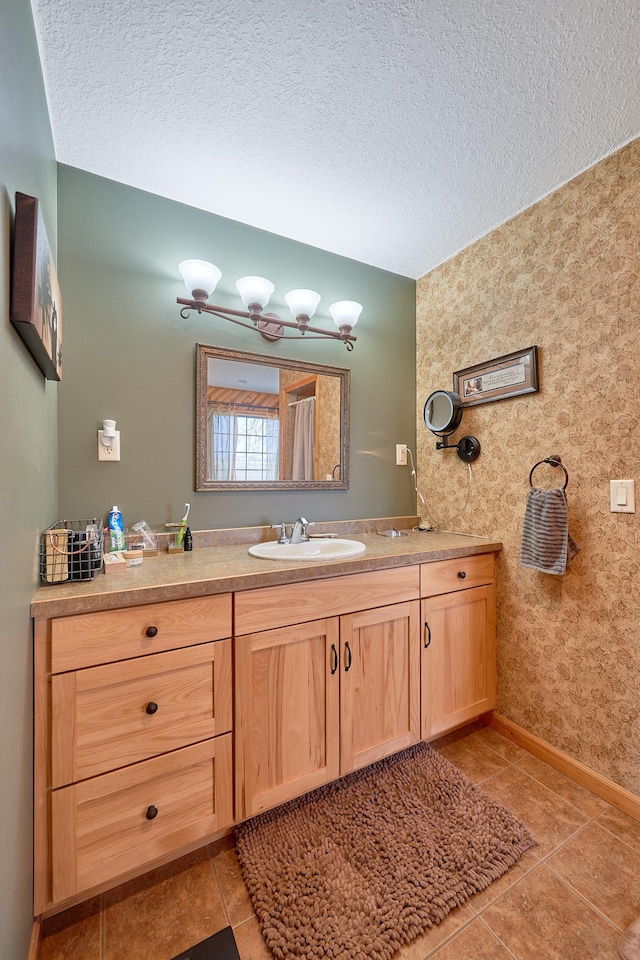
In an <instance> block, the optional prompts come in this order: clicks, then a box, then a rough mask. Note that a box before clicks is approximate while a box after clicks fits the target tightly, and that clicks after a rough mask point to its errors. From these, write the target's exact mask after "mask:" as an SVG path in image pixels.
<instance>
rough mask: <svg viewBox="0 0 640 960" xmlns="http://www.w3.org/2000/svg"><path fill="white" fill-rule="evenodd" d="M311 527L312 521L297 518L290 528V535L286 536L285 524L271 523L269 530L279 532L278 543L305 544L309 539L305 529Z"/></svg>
mask: <svg viewBox="0 0 640 960" xmlns="http://www.w3.org/2000/svg"><path fill="white" fill-rule="evenodd" d="M312 526H313V521H312V520H306V519H305V518H304V517H298V519H297V520H296V522H295V523H294V524H292V526H291V534H290V535H288V534H287V525H286V523H272V524H271V529H272V530H279V531H280V535H279V537H278V543H305V542H306V541H307V540H308V539H309V537H308V534H307V527H312Z"/></svg>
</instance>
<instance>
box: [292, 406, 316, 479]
mask: <svg viewBox="0 0 640 960" xmlns="http://www.w3.org/2000/svg"><path fill="white" fill-rule="evenodd" d="M295 403H296V421H295V428H294V434H293V472H292V476H291V479H292V480H315V479H316V477H315V476H314V472H315V443H316V398H315V397H309V398H308V399H306V400H298V401H295Z"/></svg>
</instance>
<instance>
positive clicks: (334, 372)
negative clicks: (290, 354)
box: [195, 343, 351, 493]
mask: <svg viewBox="0 0 640 960" xmlns="http://www.w3.org/2000/svg"><path fill="white" fill-rule="evenodd" d="M210 357H215V358H216V359H218V360H235V361H237V362H239V363H256V364H260V365H261V366H267V367H277V368H278V369H285V370H298V371H301V372H302V373H306V374H308V375H309V376H311V375H313V374H319V375H324V376H331V377H338V378H339V381H340V461H339V462H340V468H341V469H340V479H339V480H210V479H209V478H208V477H207V387H208V362H209V358H210ZM350 380H351V371H350V370H349V369H347V368H346V367H330V366H327V364H322V363H309V362H308V361H304V360H288V359H285V358H283V357H265V356H264V355H262V354H257V353H248V352H246V351H244V350H227V349H225V348H224V347H214V346H210V345H207V344H203V343H197V344H196V463H195V468H196V485H195V488H196V491H197V492H199V493H200V492H206V491H209V490H217V491H223V490H239V491H242V490H323V491H325V492H328V491H332V490H348V489H349V422H350Z"/></svg>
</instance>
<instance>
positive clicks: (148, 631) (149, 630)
mask: <svg viewBox="0 0 640 960" xmlns="http://www.w3.org/2000/svg"><path fill="white" fill-rule="evenodd" d="M145 633H146V635H147V636H148V637H155V636H157V633H158V628H157V627H147V629H146V630H145Z"/></svg>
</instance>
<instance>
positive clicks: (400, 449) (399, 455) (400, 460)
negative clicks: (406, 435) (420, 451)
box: [396, 443, 407, 467]
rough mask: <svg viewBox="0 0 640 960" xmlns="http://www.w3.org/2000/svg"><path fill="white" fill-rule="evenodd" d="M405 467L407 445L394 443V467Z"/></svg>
mask: <svg viewBox="0 0 640 960" xmlns="http://www.w3.org/2000/svg"><path fill="white" fill-rule="evenodd" d="M406 465H407V445H406V443H396V467H406Z"/></svg>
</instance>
